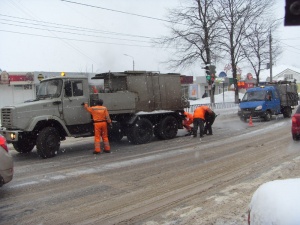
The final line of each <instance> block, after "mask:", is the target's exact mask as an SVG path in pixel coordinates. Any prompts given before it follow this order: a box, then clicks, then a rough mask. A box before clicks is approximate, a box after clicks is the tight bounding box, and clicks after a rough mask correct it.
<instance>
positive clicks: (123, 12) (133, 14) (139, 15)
mask: <svg viewBox="0 0 300 225" xmlns="http://www.w3.org/2000/svg"><path fill="white" fill-rule="evenodd" d="M61 1H62V2H67V3H72V4H77V5H82V6H88V7H92V8H97V9H103V10H107V11H112V12H117V13H122V14H127V15H131V16H138V17H143V18H147V19H152V20H159V21H163V22H168V23H172V21H170V20H164V19H160V18H156V17H151V16H144V15H141V14H136V13H129V12H125V11H120V10H115V9H109V8H104V7H100V6H95V5H89V4H84V3H79V2H73V1H68V0H61Z"/></svg>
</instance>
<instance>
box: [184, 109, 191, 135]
mask: <svg viewBox="0 0 300 225" xmlns="http://www.w3.org/2000/svg"><path fill="white" fill-rule="evenodd" d="M183 115H184V120H183V127H184V128H185V129H187V131H188V134H187V135H190V134H192V133H193V129H192V127H191V126H190V125H191V124H192V123H193V114H191V113H188V112H183Z"/></svg>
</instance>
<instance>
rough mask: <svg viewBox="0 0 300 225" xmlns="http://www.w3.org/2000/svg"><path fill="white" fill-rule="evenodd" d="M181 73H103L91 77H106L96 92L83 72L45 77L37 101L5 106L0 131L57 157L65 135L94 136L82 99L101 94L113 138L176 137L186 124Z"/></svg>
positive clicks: (25, 148)
mask: <svg viewBox="0 0 300 225" xmlns="http://www.w3.org/2000/svg"><path fill="white" fill-rule="evenodd" d="M181 78H182V76H181V75H180V74H161V73H157V72H147V71H125V72H108V73H102V74H97V75H95V77H93V78H92V79H95V80H98V79H99V80H102V82H103V85H104V86H103V88H102V89H101V90H98V93H93V92H91V91H90V86H89V84H88V78H87V77H85V76H77V77H65V76H64V77H61V76H60V77H53V78H47V79H44V80H42V81H41V83H40V86H39V89H38V92H37V98H36V99H35V100H32V101H26V102H24V103H22V104H18V105H13V106H6V107H3V108H2V109H1V121H2V126H1V128H0V133H1V134H2V135H3V136H5V137H6V139H7V142H8V143H12V144H13V146H14V148H15V150H16V151H18V152H20V153H28V152H31V151H32V150H33V148H34V146H36V149H37V153H38V155H39V156H40V157H42V158H49V157H53V156H55V155H56V153H58V152H59V148H60V142H61V141H62V140H65V139H66V137H87V136H93V135H94V129H93V121H92V117H91V115H90V114H89V113H88V112H87V111H86V110H85V109H84V107H83V106H82V103H83V102H89V105H91V106H92V105H94V102H95V100H97V99H103V101H104V105H105V106H106V107H107V108H108V111H109V113H110V117H111V119H112V120H113V126H112V128H110V129H109V139H110V141H118V140H121V139H122V138H123V136H127V139H128V141H129V142H131V143H133V144H144V143H147V142H150V141H151V140H152V138H153V135H155V136H156V137H157V138H159V139H172V138H174V137H175V136H176V135H177V131H178V129H181V128H182V119H183V115H182V112H183V110H184V108H187V107H189V102H188V100H187V99H185V98H183V95H182V89H181V82H180V80H181Z"/></svg>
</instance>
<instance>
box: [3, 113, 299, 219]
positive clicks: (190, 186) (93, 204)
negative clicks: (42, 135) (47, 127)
mask: <svg viewBox="0 0 300 225" xmlns="http://www.w3.org/2000/svg"><path fill="white" fill-rule="evenodd" d="M253 124H254V126H249V124H248V123H243V122H241V121H240V120H239V119H238V118H237V117H236V116H235V115H224V116H222V115H221V116H219V117H217V119H216V121H215V124H214V126H213V131H214V135H212V136H205V137H203V138H202V139H200V138H192V137H190V136H184V134H185V131H183V130H180V132H179V134H178V137H177V138H175V139H172V140H168V141H159V140H154V141H153V142H151V143H148V144H144V145H131V144H129V143H127V141H126V139H123V140H122V141H121V143H112V144H111V147H112V153H110V154H101V155H97V156H95V155H93V154H92V151H93V139H92V138H80V139H68V140H67V141H65V142H62V145H61V149H62V152H60V153H59V154H58V155H57V156H56V157H54V158H51V159H40V158H39V157H38V156H37V154H36V150H35V149H34V150H33V152H32V153H30V154H19V153H17V152H16V151H14V150H11V153H12V155H13V157H14V162H15V176H14V179H13V180H12V181H11V182H10V183H8V184H7V185H5V186H3V187H2V188H1V189H0V199H1V201H0V224H5V225H10V224H18V225H24V224H28V225H29V224H30V225H35V224H43V225H48V224H49V225H50V224H51V225H52V224H56V225H58V224H72V225H73V224H80V225H81V224H142V225H158V224H205V225H206V224H219V225H221V224H246V221H247V210H248V204H249V201H250V198H251V196H252V194H253V192H254V190H255V189H256V188H257V187H258V186H259V185H260V184H262V183H263V182H266V181H269V180H274V179H284V178H291V177H297V176H298V175H299V174H300V173H299V172H300V163H299V162H300V148H299V144H300V143H297V142H294V141H293V140H292V137H291V134H290V126H291V120H290V119H283V118H282V117H280V116H279V117H278V118H275V117H274V118H273V120H272V121H270V122H260V121H255V120H254V121H253Z"/></svg>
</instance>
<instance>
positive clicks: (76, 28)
mask: <svg viewBox="0 0 300 225" xmlns="http://www.w3.org/2000/svg"><path fill="white" fill-rule="evenodd" d="M0 16H4V17H10V18H14V19H21V20H27V21H28V20H29V21H34V22H38V23H44V24H45V23H46V24H52V25H57V26H62V27H63V28H64V29H65V28H66V27H67V28H68V29H70V30H72V29H73V30H81V31H87V32H97V33H100V32H101V33H107V34H112V35H123V36H131V37H138V38H148V39H154V37H149V36H142V35H134V34H126V33H119V32H111V31H106V30H97V29H89V28H85V27H78V26H70V25H65V24H59V23H51V22H44V21H40V20H32V19H26V18H21V17H15V16H9V15H4V14H0ZM18 22H20V23H26V22H23V21H18ZM37 25H38V24H37ZM40 26H42V24H41V25H40ZM44 26H46V25H44ZM47 26H49V25H47ZM50 27H51V25H50ZM52 27H55V26H52Z"/></svg>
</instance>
